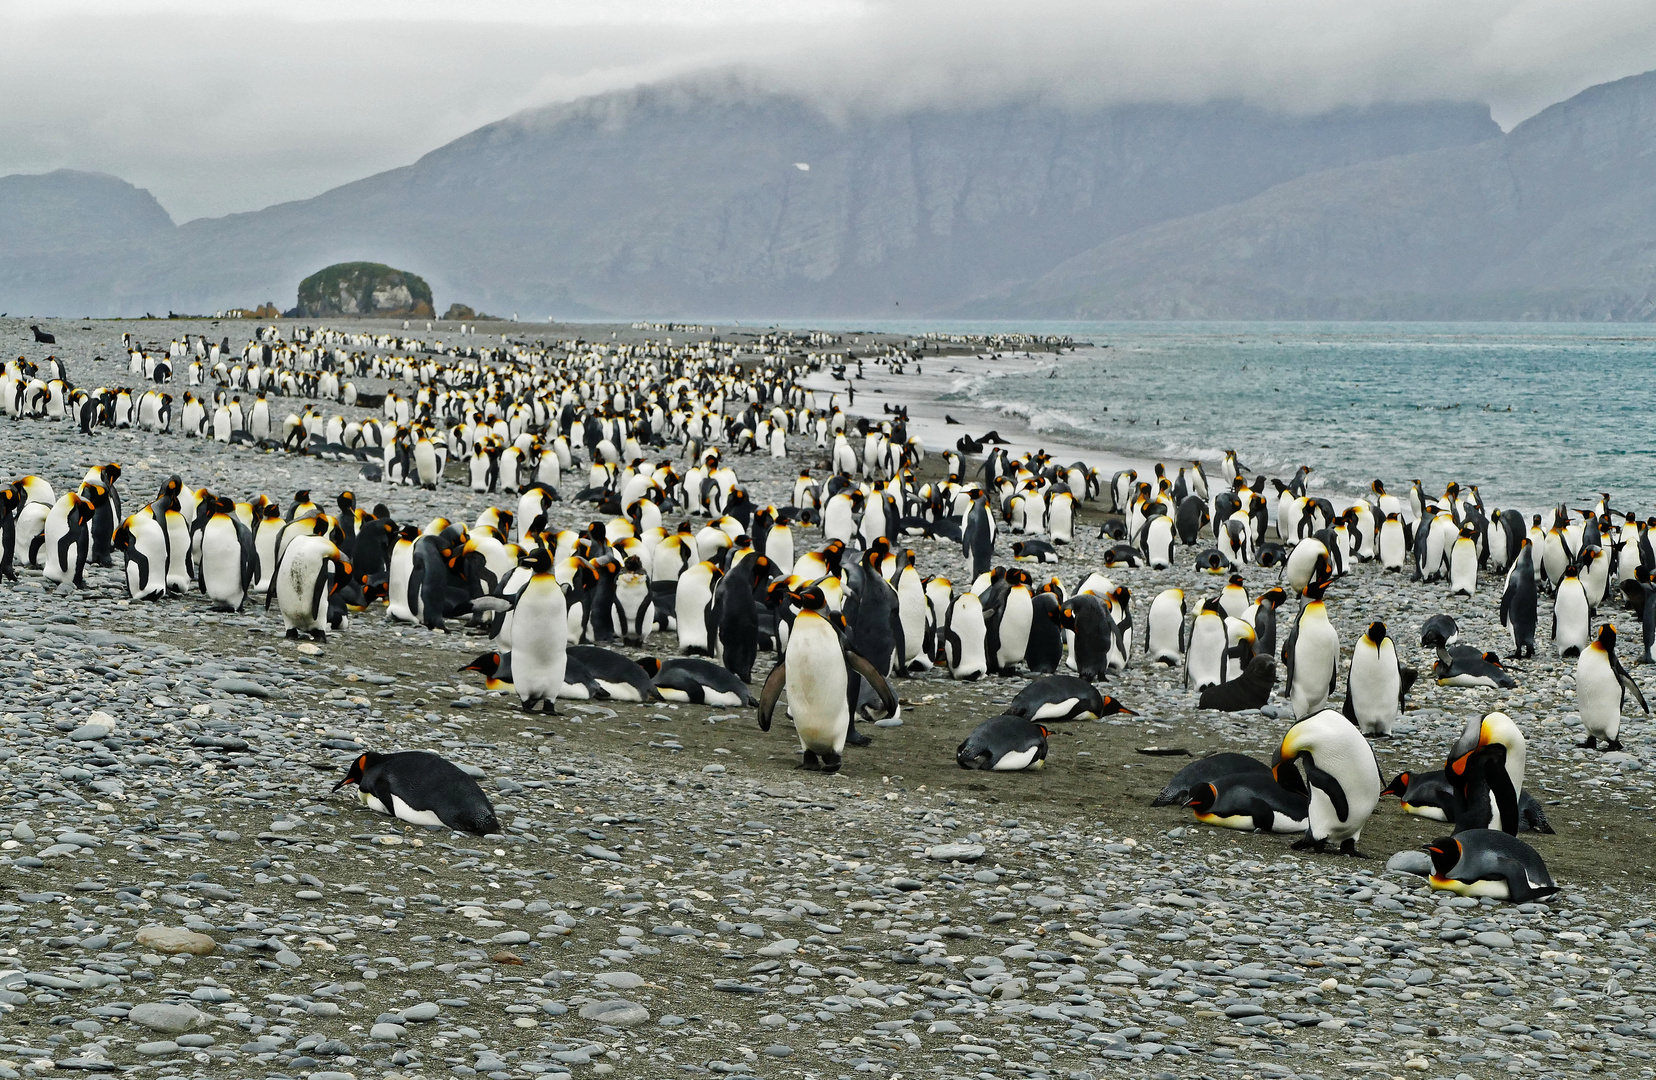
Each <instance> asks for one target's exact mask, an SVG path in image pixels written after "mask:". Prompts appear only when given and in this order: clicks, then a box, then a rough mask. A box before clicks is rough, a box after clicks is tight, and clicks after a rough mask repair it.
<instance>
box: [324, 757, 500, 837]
mask: <svg viewBox="0 0 1656 1080" xmlns="http://www.w3.org/2000/svg"><path fill="white" fill-rule="evenodd" d="M346 784H355V785H356V786H357V794H358V796H359V797H360V798H361V800H362V804H363V805H364V806H366V807H368V808H369V809H370V810H373V811H375V812H376V813H381V814H388V815H390V816H392V817H395V818H397V819H398V820H399V821H406V822H409V823H410V824H413V825H443V826H446V827H448V828H450V829H454V830H456V831H458V832H468V833H473V834H475V835H478V836H486V835H488V834H490V833H498V832H500V831H501V829H500V821H499V820H498V819H497V818H496V817H495V811H494V804H493V803H491V802H489V797H488V796H487V795H485V794H483V789H482V788H480V787H478V786H477V781H475V780H473V779H472V778H471V777H469V776H467V775H466V774H465V773H463V772H461V771H460V768H459V766H457V765H455V764H454V763H453V762H451V761H448V760H447V759H445V758H443V757H440V756H438V755H437V754H433V753H431V752H430V751H426V750H405V751H403V752H402V753H398V754H363V755H362V756H360V757H358V758H357V759H356V760H355V761H353V762H351V768H350V770H349V771H348V772H346V774H345V778H344V779H342V780H341V781H340V782H339V783H337V784H335V785H334V786H333V787H332V788H331V789H330V791H338V790H339V789H340V788H342V787H344V786H345V785H346Z"/></svg>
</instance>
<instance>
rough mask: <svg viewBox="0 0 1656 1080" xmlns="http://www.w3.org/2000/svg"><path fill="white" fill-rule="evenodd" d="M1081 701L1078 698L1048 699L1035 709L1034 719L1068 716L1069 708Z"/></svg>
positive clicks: (1053, 718)
mask: <svg viewBox="0 0 1656 1080" xmlns="http://www.w3.org/2000/svg"><path fill="white" fill-rule="evenodd" d="M1080 701H1081V699H1080V698H1073V697H1072V698H1065V699H1064V700H1063V701H1049V702H1047V703H1046V704H1045V705H1042V706H1041V707H1040V708H1038V709H1036V710H1035V716H1034V717H1033V719H1036V720H1056V719H1058V718H1059V717H1061V716H1068V715H1069V714H1070V710H1071V709H1073V708H1075V706H1076V705H1077V704H1079V703H1080Z"/></svg>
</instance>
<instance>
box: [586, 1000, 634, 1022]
mask: <svg viewBox="0 0 1656 1080" xmlns="http://www.w3.org/2000/svg"><path fill="white" fill-rule="evenodd" d="M581 1019H582V1020H591V1021H593V1022H595V1023H599V1024H607V1025H608V1026H610V1027H618V1028H630V1027H637V1026H638V1025H639V1024H644V1023H648V1022H649V1019H650V1010H648V1009H646V1008H645V1007H644V1006H642V1005H640V1004H638V1003H637V1002H636V1001H628V1000H627V999H625V998H610V999H609V1000H607V1001H589V1002H587V1003H586V1004H585V1005H582V1006H581Z"/></svg>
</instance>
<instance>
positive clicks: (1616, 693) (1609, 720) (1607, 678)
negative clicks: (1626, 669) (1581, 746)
mask: <svg viewBox="0 0 1656 1080" xmlns="http://www.w3.org/2000/svg"><path fill="white" fill-rule="evenodd" d="M1621 696H1622V687H1621V683H1619V682H1618V681H1616V674H1615V672H1613V671H1611V670H1610V666H1609V665H1608V664H1601V665H1600V670H1593V669H1588V670H1585V671H1578V673H1577V676H1576V707H1577V709H1578V710H1579V711H1580V713H1581V724H1582V726H1583V727H1585V728H1586V729H1587V732H1588V734H1590V735H1595V736H1597V737H1599V738H1602V739H1614V738H1615V737H1616V736H1617V734H1618V733H1619V732H1620V730H1621V705H1622V702H1621Z"/></svg>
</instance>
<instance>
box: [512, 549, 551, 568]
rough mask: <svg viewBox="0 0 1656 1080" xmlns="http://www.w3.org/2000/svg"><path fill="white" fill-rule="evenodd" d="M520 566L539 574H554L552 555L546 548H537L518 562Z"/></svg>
mask: <svg viewBox="0 0 1656 1080" xmlns="http://www.w3.org/2000/svg"><path fill="white" fill-rule="evenodd" d="M518 565H519V566H521V567H523V568H524V569H526V570H532V571H534V572H535V573H537V574H549V573H551V572H552V553H551V552H550V551H547V550H546V549H545V548H536V549H535V550H533V551H531V552H529V553H528V554H527V555H525V556H523V557H522V558H521V559H519V560H518Z"/></svg>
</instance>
